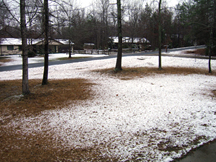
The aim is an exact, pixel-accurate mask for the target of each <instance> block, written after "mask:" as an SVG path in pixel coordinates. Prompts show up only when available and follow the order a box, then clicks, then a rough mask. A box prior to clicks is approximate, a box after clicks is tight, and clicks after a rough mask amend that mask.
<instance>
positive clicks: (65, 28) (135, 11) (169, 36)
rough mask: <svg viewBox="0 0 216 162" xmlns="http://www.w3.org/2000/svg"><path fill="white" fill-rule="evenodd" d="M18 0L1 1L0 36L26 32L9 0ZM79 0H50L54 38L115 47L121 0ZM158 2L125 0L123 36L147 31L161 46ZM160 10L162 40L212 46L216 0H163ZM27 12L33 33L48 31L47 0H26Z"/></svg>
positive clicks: (80, 46)
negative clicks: (171, 2) (84, 1)
mask: <svg viewBox="0 0 216 162" xmlns="http://www.w3.org/2000/svg"><path fill="white" fill-rule="evenodd" d="M13 1H16V0H3V1H2V2H0V7H1V11H0V19H1V20H0V29H1V30H0V34H1V35H0V37H21V32H20V31H21V30H20V25H19V21H16V20H19V17H18V16H17V15H15V14H14V13H13V12H19V11H14V10H15V9H14V8H15V7H14V8H13V6H12V7H10V5H9V4H8V3H9V2H10V3H12V2H13ZM75 2H76V1H75V0H59V1H57V0H49V18H50V20H49V38H64V39H69V40H71V42H74V43H75V47H74V48H75V49H83V44H84V43H94V44H95V48H96V49H107V48H109V47H111V44H112V40H110V39H109V38H110V37H112V36H117V35H118V31H117V5H113V4H111V3H110V1H109V0H95V1H94V3H93V4H92V7H89V8H82V7H80V6H78V5H76V3H75ZM158 2H159V1H156V2H154V1H152V2H151V3H146V2H145V1H142V0H133V1H131V0H125V1H124V2H122V8H121V14H122V36H123V37H131V38H132V39H133V38H136V37H143V38H146V39H147V40H149V41H150V43H151V46H152V49H156V48H158V46H159V39H158V36H159V30H158V28H159V14H158V12H159V11H158V7H157V4H158ZM14 3H15V2H14ZM15 4H16V3H15ZM11 15H13V16H11ZM160 15H161V16H160V17H161V46H165V45H168V46H169V47H170V48H174V47H182V46H189V45H193V44H194V42H197V44H208V46H210V45H209V44H211V42H208V43H207V40H208V39H209V38H210V37H211V40H212V43H214V42H215V39H213V38H215V17H216V16H215V0H191V1H188V2H184V3H181V4H178V5H176V6H174V7H172V8H171V7H168V6H167V3H166V2H165V1H162V3H161V11H160ZM26 17H27V19H26V21H27V31H26V32H27V35H28V37H31V38H40V37H43V34H44V28H43V21H44V14H43V1H42V0H26ZM210 30H211V32H210ZM210 33H212V34H211V36H210ZM207 35H208V36H207Z"/></svg>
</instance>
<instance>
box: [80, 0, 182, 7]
mask: <svg viewBox="0 0 216 162" xmlns="http://www.w3.org/2000/svg"><path fill="white" fill-rule="evenodd" d="M94 1H95V0H78V1H77V3H78V4H79V5H81V6H82V7H88V6H90V5H91V4H92V2H94ZM110 1H111V2H116V0H110ZM166 1H167V5H168V6H169V7H174V6H175V5H177V4H178V3H179V2H182V1H183V0H166ZM146 2H149V3H150V2H152V0H145V1H144V4H145V3H146Z"/></svg>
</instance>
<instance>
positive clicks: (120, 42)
mask: <svg viewBox="0 0 216 162" xmlns="http://www.w3.org/2000/svg"><path fill="white" fill-rule="evenodd" d="M117 8H118V40H119V42H118V56H117V61H116V67H115V71H121V70H122V67H121V64H122V25H121V0H117Z"/></svg>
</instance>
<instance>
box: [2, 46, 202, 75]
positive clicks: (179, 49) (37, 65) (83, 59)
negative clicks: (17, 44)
mask: <svg viewBox="0 0 216 162" xmlns="http://www.w3.org/2000/svg"><path fill="white" fill-rule="evenodd" d="M204 47H205V46H197V47H195V46H191V47H183V48H174V49H168V52H170V51H182V50H186V49H195V48H204ZM164 51H165V50H162V52H164ZM155 54H158V51H153V52H139V53H130V54H123V55H122V57H128V56H145V55H155ZM110 58H116V55H110V56H107V57H91V58H81V59H68V60H61V61H49V66H52V65H61V64H68V63H75V62H85V61H92V60H102V59H110ZM42 66H44V63H32V64H29V65H28V67H29V68H36V67H42ZM20 69H22V65H11V66H0V71H12V70H20Z"/></svg>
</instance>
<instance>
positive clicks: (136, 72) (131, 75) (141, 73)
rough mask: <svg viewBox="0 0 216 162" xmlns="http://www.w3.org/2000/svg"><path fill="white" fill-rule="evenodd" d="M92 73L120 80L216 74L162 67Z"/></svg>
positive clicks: (200, 70) (203, 70)
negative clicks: (151, 76) (164, 75)
mask: <svg viewBox="0 0 216 162" xmlns="http://www.w3.org/2000/svg"><path fill="white" fill-rule="evenodd" d="M93 72H98V73H101V74H106V75H110V76H113V77H116V78H118V79H121V80H130V79H135V78H137V77H138V78H139V77H145V76H150V75H157V74H169V75H175V74H176V75H177V74H178V75H189V74H202V75H214V76H215V75H216V73H211V74H209V73H208V70H206V69H200V68H187V67H163V69H162V70H159V69H158V68H155V67H136V68H127V67H123V70H122V71H119V72H115V71H114V69H113V68H109V69H101V70H94V71H93Z"/></svg>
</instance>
